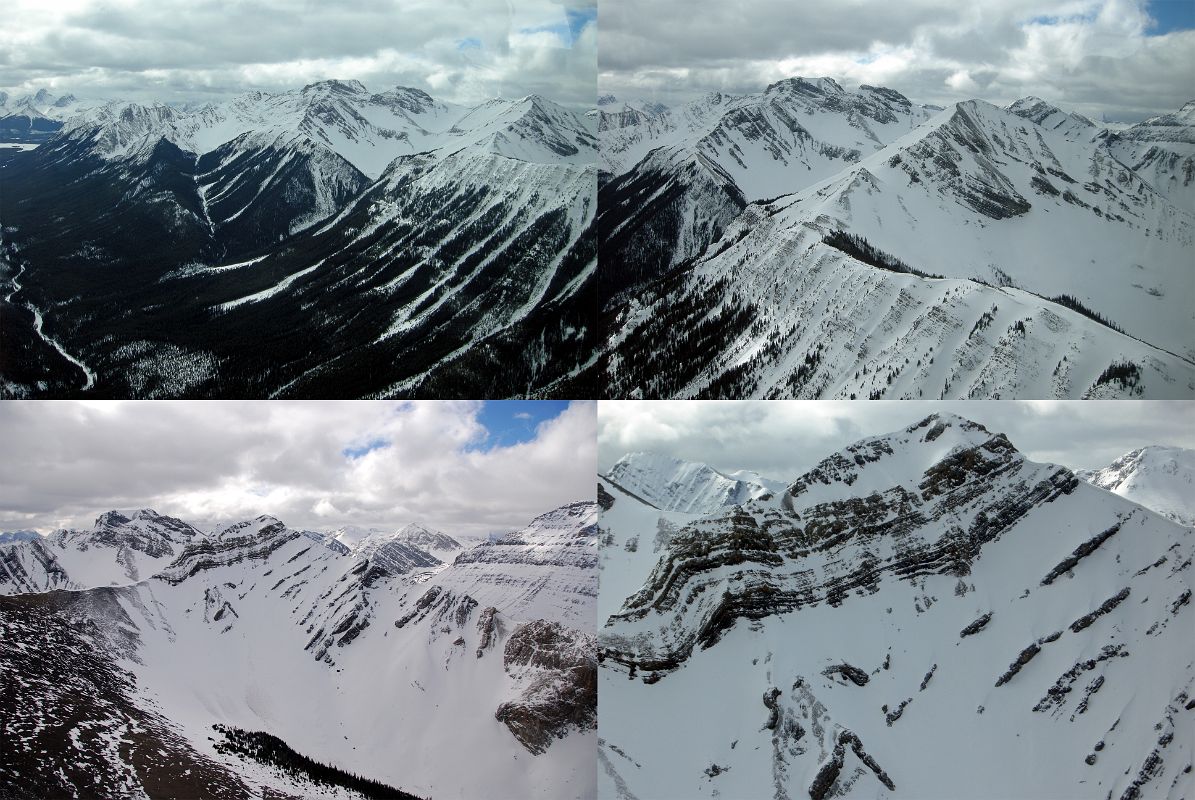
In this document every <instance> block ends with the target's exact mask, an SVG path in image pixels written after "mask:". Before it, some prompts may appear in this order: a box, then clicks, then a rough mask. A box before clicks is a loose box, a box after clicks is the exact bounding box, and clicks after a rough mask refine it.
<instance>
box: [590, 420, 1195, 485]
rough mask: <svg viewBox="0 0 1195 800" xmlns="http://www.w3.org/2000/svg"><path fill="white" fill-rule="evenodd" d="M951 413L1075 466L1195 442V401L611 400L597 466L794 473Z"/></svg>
mask: <svg viewBox="0 0 1195 800" xmlns="http://www.w3.org/2000/svg"><path fill="white" fill-rule="evenodd" d="M943 411H945V412H950V413H954V414H958V415H959V416H963V417H967V418H969V419H972V420H974V421H976V422H979V423H981V424H983V425H984V426H985V427H987V428H988V429H989V430H991V431H993V432H1000V433H1005V434H1006V435H1007V436H1008V438H1009V439H1010V440H1011V441H1012V443H1013V444H1014V445H1016V446H1017V447H1018V448H1019V449H1020V450H1021V451H1022V452H1024V453H1025V454H1026V456H1027V457H1029V458H1031V459H1034V460H1036V461H1048V462H1052V463H1058V464H1063V465H1065V466H1068V467H1071V468H1073V469H1095V468H1099V467H1103V466H1107V465H1108V464H1109V463H1110V462H1111V461H1113V460H1114V459H1115V458H1117V457H1118V456H1121V455H1123V454H1124V453H1126V452H1128V451H1129V450H1132V449H1134V448H1137V447H1142V446H1144V445H1150V444H1163V445H1176V446H1180V447H1188V448H1195V404H1193V403H1189V402H1165V401H1140V402H1125V401H1092V400H1082V401H1065V400H1063V401H1026V402H1018V401H1009V400H999V401H983V400H967V401H945V402H943V401H916V402H912V401H901V400H893V401H884V400H877V401H868V402H860V401H854V402H852V401H833V400H829V401H827V400H817V401H757V402H756V401H748V402H743V401H737V402H733V401H732V402H720V401H708V402H705V401H676V402H653V403H643V402H640V403H635V402H603V403H602V404H601V407H600V408H599V411H598V431H599V433H598V441H599V450H598V465H599V467H600V468H601V469H602V470H603V471H604V470H607V469H609V468H610V466H611V465H612V464H613V463H614V462H615V461H616V460H618V458H619V457H620V456H622V455H623V454H624V453H627V452H631V451H649V452H660V453H665V454H668V455H671V456H675V457H677V458H682V459H685V460H689V461H702V462H705V463H707V464H710V465H712V466H714V467H716V468H718V469H721V470H724V471H734V470H738V469H753V470H757V471H759V472H761V473H762V474H764V475H766V476H769V477H773V478H776V479H779V480H792V479H794V478H796V477H797V476H799V475H800V474H801V473H803V472H804V471H805V470H807V469H809V468H810V467H812V466H814V465H815V464H816V463H817V462H819V461H820V460H821V459H822V458H824V457H826V456H828V455H830V454H831V453H834V452H837V451H838V450H840V449H842V448H843V447H845V446H847V445H849V444H851V443H853V442H856V441H858V440H859V439H862V438H864V437H867V436H876V435H880V434H885V433H890V432H892V431H896V430H899V429H901V428H904V427H907V426H909V425H911V424H913V423H915V422H917V421H919V420H921V419H923V418H924V417H926V416H928V415H929V414H931V413H935V412H943Z"/></svg>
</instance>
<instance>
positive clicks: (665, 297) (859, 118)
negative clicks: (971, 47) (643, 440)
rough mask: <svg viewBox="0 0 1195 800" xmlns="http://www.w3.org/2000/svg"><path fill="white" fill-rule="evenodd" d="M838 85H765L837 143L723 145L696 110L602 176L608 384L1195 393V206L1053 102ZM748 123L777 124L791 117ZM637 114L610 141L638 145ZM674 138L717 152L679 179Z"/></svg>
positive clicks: (784, 390) (754, 389)
mask: <svg viewBox="0 0 1195 800" xmlns="http://www.w3.org/2000/svg"><path fill="white" fill-rule="evenodd" d="M834 86H837V84H830V83H826V82H824V81H823V82H813V83H811V82H808V81H798V82H796V83H795V84H794V87H795V88H793V89H792V90H791V91H788V92H777V90H776V88H775V87H772V88H770V89H769V92H767V93H765V96H767V95H769V94H774V95H776V96H775V97H774V98H773V101H772V102H773V105H772V106H770V107H771V108H773V109H776V108H778V109H801V108H805V106H807V105H810V104H812V107H813V109H815V110H812V111H801V112H800V113H798V112H797V111H796V110H793V111H792V112H791V113H792V115H793V119H794V120H800V121H801V123H802V125H804V121H805V119H806V116H805V115H808V117H809V118H810V119H812V120H815V121H816V120H822V119H823V118H824V119H825V120H826V121H827V129H828V132H827V134H826V135H825V138H820V136H819V135H814V134H812V133H811V134H809V135H808V136H799V135H798V136H797V139H798V140H799V141H801V142H804V143H806V144H807V145H809V146H810V147H812V144H811V143H834V142H837V143H839V144H840V145H841V146H842V150H841V151H839V150H833V149H827V148H828V145H827V147H823V148H822V149H819V150H804V151H797V150H794V151H792V152H789V151H788V150H785V149H783V148H780V147H779V145H775V146H765V145H764V144H759V143H758V142H754V141H753V147H754V149H744V145H742V144H736V145H735V146H736V147H737V148H738V149H737V150H736V149H735V147H732V146H731V144H730V142H737V140H734V139H728V138H726V136H720V137H715V139H714V143H715V144H722V145H724V147H725V148H726V152H727V153H730V154H731V155H735V154H741V155H740V160H741V163H740V162H738V161H735V160H734V158H730V157H724V158H722V161H721V162H719V161H718V160H716V157H717V156H718V153H719V152H720V151H718V150H717V148H715V147H713V145H711V144H710V143H709V142H708V141H707V140H705V139H702V138H701V137H700V136H699V133H700V130H701V129H700V128H698V129H696V130H693V129H691V128H684V127H683V126H677V128H676V130H677V131H678V132H679V133H677V134H676V135H677V136H679V137H680V142H681V144H675V143H669V144H667V145H664V144H661V145H659V146H657V147H655V148H654V149H650V150H648V151H647V154H646V155H645V156H644V157H643V158H642V159H641V160H639V161H637V162H635V163H634V165H633V167H631V168H630V169H629V170H628V171H626V172H624V173H623V174H621V175H620V176H619V177H617V178H616V179H612V180H609V181H606V182H605V183H604V184H603V186H602V190H601V191H602V200H601V209H602V211H601V217H600V218H599V235H600V237H601V251H602V257H603V264H605V263H607V262H609V263H611V264H612V269H613V270H614V271H615V277H614V280H613V281H612V282H611V291H610V293H608V294H606V296H605V298H604V302H605V303H606V315H607V318H608V319H609V320H610V325H609V326H608V328H607V330H606V333H607V346H608V353H607V358H606V362H607V372H608V380H609V384H608V389H607V396H610V397H748V396H749V397H761V398H763V397H803V398H815V397H823V398H834V397H837V398H849V397H852V396H854V397H860V398H863V397H873V398H874V397H891V398H918V397H926V398H934V397H958V398H966V397H992V398H995V397H1004V398H1013V397H1023V398H1040V397H1076V398H1077V397H1159V398H1160V397H1176V398H1187V397H1192V396H1195V350H1193V349H1192V341H1195V339H1193V338H1192V333H1193V331H1195V325H1193V323H1192V319H1191V315H1190V311H1189V308H1188V307H1187V304H1186V303H1185V302H1184V299H1183V298H1185V297H1188V296H1190V295H1191V294H1192V292H1195V274H1193V273H1192V272H1191V270H1190V269H1189V268H1188V266H1187V261H1188V260H1189V258H1188V255H1189V251H1190V248H1191V245H1192V242H1193V236H1195V207H1190V206H1189V205H1184V204H1183V203H1182V202H1176V201H1175V199H1174V197H1173V195H1172V194H1171V193H1163V192H1160V191H1158V189H1157V188H1156V186H1155V185H1156V184H1157V183H1158V179H1156V178H1154V177H1150V176H1145V175H1143V174H1139V173H1138V172H1136V171H1135V170H1134V169H1133V168H1132V167H1130V166H1129V165H1128V164H1127V163H1126V162H1125V161H1123V160H1122V159H1121V157H1120V156H1119V155H1118V154H1117V151H1116V150H1115V148H1113V147H1112V144H1111V143H1110V142H1111V141H1112V140H1111V139H1110V138H1109V135H1107V132H1106V131H1100V130H1099V129H1097V128H1096V127H1095V126H1094V125H1092V124H1091V123H1090V121H1089V120H1086V119H1084V118H1081V117H1078V116H1077V115H1070V114H1065V113H1064V112H1061V111H1059V110H1058V109H1056V108H1054V107H1052V106H1049V105H1048V104H1047V103H1045V102H1044V101H1041V100H1039V99H1037V98H1026V99H1025V100H1022V101H1018V103H1014V104H1013V105H1012V106H1010V107H1009V108H1008V109H1001V108H997V107H996V106H992V105H990V104H987V103H983V102H981V101H968V102H963V103H957V104H955V105H954V106H952V107H950V108H947V109H943V110H941V111H939V112H936V113H934V112H932V110H931V109H928V108H926V107H919V106H914V105H912V104H911V103H909V102H908V101H907V100H904V98H903V97H902V96H900V95H897V94H896V93H894V92H893V93H889V92H888V90H866V91H865V90H860V92H858V93H849V92H843V91H841V90H837V91H835V90H833V87H834ZM798 88H799V89H800V91H798V90H797V89H798ZM815 89H816V90H820V91H815ZM862 95H866V97H864V98H863V99H866V100H869V101H870V102H869V103H865V104H863V105H861V106H860V105H859V104H860V103H862V102H863V101H862V100H861V99H859V98H860V96H862ZM797 97H799V98H800V102H798V101H797V100H796V99H793V98H797ZM901 101H903V102H901ZM735 102H737V101H730V102H729V103H728V104H727V103H723V105H726V106H727V108H728V109H729V110H727V111H726V112H725V114H726V115H727V118H728V119H734V118H736V116H735V114H736V112H735V111H734V109H736V108H737V106H736V105H735ZM721 110H722V106H718V111H719V112H721ZM865 112H867V113H865ZM674 113H675V112H674ZM868 113H870V114H871V115H872V116H868V115H867V114H868ZM931 114H932V116H931ZM765 117H766V115H765ZM927 117H928V118H927ZM711 118H717V119H722V117H721V116H719V114H718V113H715V114H712V115H711ZM876 118H878V119H882V120H891V121H890V122H888V123H887V127H885V126H884V125H881V124H879V123H877V122H875V119H876ZM752 119H753V120H755V122H753V123H752V126H751V127H750V130H751V131H756V130H759V131H762V132H761V133H758V134H757V136H758V137H759V141H760V142H765V143H766V142H772V141H773V139H775V137H777V136H780V134H778V133H776V131H781V132H783V131H785V130H790V131H791V130H795V128H792V127H785V126H781V125H779V123H778V122H776V121H775V120H772V121H771V122H769V123H768V124H767V125H765V124H764V121H763V119H764V118H760V119H756V118H755V117H752ZM1164 119H1165V120H1166V123H1165V124H1162V123H1161V122H1159V123H1158V124H1157V125H1154V126H1152V127H1150V126H1147V127H1150V129H1151V130H1156V132H1157V133H1158V135H1159V136H1162V137H1164V138H1165V137H1169V139H1181V138H1182V136H1183V135H1185V134H1183V133H1182V131H1183V130H1184V129H1183V128H1182V125H1181V124H1180V123H1181V121H1182V119H1184V118H1183V117H1182V116H1181V115H1174V116H1172V117H1168V118H1164ZM831 121H833V122H834V123H835V124H836V125H837V127H834V126H832V125H830V124H829V123H830V122H831ZM793 124H794V125H795V124H796V123H795V122H794V123H793ZM855 126H858V127H855ZM629 127H630V129H631V131H632V133H620V134H617V135H614V134H612V133H611V132H610V131H604V132H603V133H602V136H603V137H606V138H603V139H602V145H603V148H607V147H608V148H610V150H611V151H612V152H613V153H615V154H618V153H622V152H632V149H631V145H629V144H626V143H625V142H626V141H629V140H630V138H633V135H634V134H633V131H634V129H635V128H636V127H638V126H637V125H631V126H629ZM618 130H619V131H621V130H622V129H621V128H620V129H618ZM801 130H805V128H804V127H802V128H801ZM1185 130H1187V131H1188V133H1189V132H1190V128H1189V126H1188V128H1187V129H1185ZM793 135H796V134H793ZM619 137H621V138H619ZM645 138H646V139H649V141H648V142H647V144H644V145H642V146H643V147H650V146H652V145H653V144H654V141H655V140H650V137H645ZM864 140H866V141H864ZM867 143H869V144H867ZM865 144H867V146H866V147H865V146H864V145H865ZM699 145H700V146H699ZM678 148H679V149H678ZM694 148H697V150H694ZM702 148H704V149H702ZM676 152H684V153H690V152H696V153H697V155H696V156H694V158H697V157H698V156H699V157H700V159H703V160H701V161H700V167H701V168H700V169H697V165H698V161H693V160H690V161H689V162H686V163H688V164H689V167H687V169H689V172H688V173H685V174H687V175H689V176H691V178H692V179H691V180H690V179H685V180H680V179H679V178H676V177H675V176H673V177H669V178H668V179H667V180H666V183H667V185H666V186H665V185H664V184H663V183H660V182H659V181H657V180H656V176H658V175H660V174H662V173H661V171H660V168H659V166H658V162H659V161H660V160H661V159H668V158H671V157H672V154H673V153H676ZM796 152H800V153H801V154H802V155H801V158H800V159H796V160H794V155H793V153H796ZM810 154H817V157H816V158H814V157H813V155H810ZM603 157H605V156H604V155H603ZM728 159H729V160H728ZM802 159H803V160H802ZM629 160H632V161H633V158H632V159H629ZM606 163H607V166H608V167H610V168H611V169H616V168H618V166H619V165H615V164H612V163H610V162H606ZM1167 163H1170V162H1167ZM794 165H796V166H801V167H802V169H803V172H802V169H796V170H792V169H789V167H792V166H794ZM623 166H625V165H623ZM1174 169H1175V170H1176V172H1175V174H1176V175H1179V178H1177V180H1180V181H1181V180H1185V178H1182V177H1181V176H1182V170H1183V168H1182V167H1181V166H1174ZM670 175H671V173H670ZM758 175H765V176H768V178H767V179H768V180H776V181H778V182H779V183H778V184H777V185H774V186H773V185H769V186H767V187H766V190H765V189H763V188H756V187H758V184H757V183H753V181H755V180H756V177H753V176H758ZM777 195H781V196H779V197H777ZM769 197H772V198H775V199H768V198H769ZM603 270H605V267H603ZM623 289H634V290H635V291H633V292H623ZM620 292H621V293H620Z"/></svg>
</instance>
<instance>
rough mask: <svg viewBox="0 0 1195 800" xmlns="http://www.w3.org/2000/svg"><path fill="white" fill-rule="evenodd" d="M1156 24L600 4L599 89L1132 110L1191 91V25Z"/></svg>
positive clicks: (1092, 6) (668, 98) (1054, 5)
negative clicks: (825, 86) (808, 86)
mask: <svg viewBox="0 0 1195 800" xmlns="http://www.w3.org/2000/svg"><path fill="white" fill-rule="evenodd" d="M1157 31H1158V29H1157V26H1156V20H1155V19H1154V18H1153V17H1151V15H1150V5H1149V4H1148V3H1147V2H1145V0H988V1H987V2H984V3H955V2H948V1H947V0H907V2H899V3H895V2H891V0H847V2H839V3H792V2H784V1H783V0H741V1H740V2H736V3H712V2H708V3H707V2H701V3H698V4H692V3H690V2H685V1H684V0H661V1H660V2H656V3H653V4H652V6H651V8H650V11H649V10H648V9H645V8H644V7H643V5H642V4H640V3H636V2H633V0H603V3H602V29H601V50H600V53H599V85H600V89H601V91H602V92H612V93H614V94H616V95H621V96H625V97H628V98H632V97H637V98H649V99H659V100H663V101H664V102H680V101H683V100H685V99H688V98H690V97H692V96H693V95H695V94H699V93H702V92H707V91H726V92H731V93H745V92H756V91H760V90H761V89H763V88H764V87H765V86H766V85H767V84H769V83H771V82H773V81H776V80H779V79H781V78H785V77H791V76H793V75H804V76H808V77H820V76H823V75H824V76H829V77H833V78H836V79H838V80H839V81H841V82H843V83H844V84H846V85H848V86H851V85H858V84H861V83H869V84H873V85H883V86H890V87H892V88H894V89H897V90H899V91H901V92H903V93H905V94H906V95H908V96H909V97H911V98H912V99H914V100H916V101H919V102H927V103H938V104H943V105H944V104H948V103H951V102H956V101H959V100H965V99H971V98H980V99H984V100H988V101H990V102H995V103H1001V104H1003V103H1007V102H1010V101H1011V100H1015V99H1017V98H1020V97H1024V96H1026V95H1031V94H1034V95H1040V96H1042V97H1045V98H1046V99H1048V100H1050V101H1051V102H1054V103H1056V104H1057V105H1059V106H1061V107H1064V108H1066V109H1068V110H1076V111H1080V112H1082V113H1086V114H1089V115H1091V116H1094V117H1097V118H1098V117H1099V116H1100V115H1101V114H1103V113H1108V114H1109V115H1110V116H1111V117H1114V118H1123V119H1140V118H1143V117H1145V116H1148V115H1152V114H1157V113H1164V112H1167V111H1173V110H1175V109H1177V108H1178V107H1179V106H1181V105H1182V104H1183V103H1184V102H1186V101H1187V100H1189V99H1191V90H1190V88H1189V83H1190V80H1189V76H1190V75H1192V74H1195V31H1190V30H1183V31H1175V32H1171V33H1167V34H1166V35H1161V36H1158V35H1154V34H1155V33H1157Z"/></svg>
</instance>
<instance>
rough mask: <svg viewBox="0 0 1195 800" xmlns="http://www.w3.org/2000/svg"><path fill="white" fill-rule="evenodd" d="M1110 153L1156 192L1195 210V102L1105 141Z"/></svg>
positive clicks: (1108, 136)
mask: <svg viewBox="0 0 1195 800" xmlns="http://www.w3.org/2000/svg"><path fill="white" fill-rule="evenodd" d="M1104 141H1105V143H1106V146H1107V147H1108V150H1109V151H1111V152H1112V153H1113V154H1114V155H1115V156H1116V157H1117V158H1119V159H1120V160H1121V161H1123V162H1124V163H1125V164H1128V165H1129V166H1130V167H1131V168H1132V169H1133V171H1134V172H1136V173H1137V174H1138V175H1140V176H1141V177H1142V178H1143V179H1144V180H1146V181H1148V182H1149V184H1150V185H1151V186H1153V188H1154V189H1156V190H1157V191H1158V192H1160V193H1161V194H1164V195H1166V196H1167V197H1169V198H1170V199H1171V200H1173V201H1174V203H1175V205H1177V206H1179V207H1180V208H1185V209H1187V210H1188V211H1191V210H1195V100H1192V101H1191V102H1189V103H1187V104H1186V105H1184V106H1183V107H1182V108H1180V109H1179V110H1178V111H1177V112H1176V113H1174V114H1163V115H1162V116H1159V117H1151V118H1150V119H1147V120H1145V121H1144V122H1140V123H1138V124H1136V125H1133V126H1131V127H1129V128H1127V129H1125V130H1122V131H1109V132H1108V133H1107V134H1106V136H1105V137H1104Z"/></svg>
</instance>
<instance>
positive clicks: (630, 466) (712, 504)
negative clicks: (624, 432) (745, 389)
mask: <svg viewBox="0 0 1195 800" xmlns="http://www.w3.org/2000/svg"><path fill="white" fill-rule="evenodd" d="M605 477H606V478H607V479H608V480H610V481H611V482H612V483H614V484H615V485H617V486H619V487H620V488H622V489H624V490H625V491H628V492H630V493H631V494H633V495H635V496H637V497H639V498H640V499H642V500H645V501H646V502H648V503H650V504H651V505H653V506H655V507H656V508H659V509H660V510H662V511H683V512H686V513H693V514H708V513H712V512H714V511H716V510H718V509H720V508H723V507H725V506H731V505H735V504H738V503H743V502H746V501H747V500H749V499H752V498H755V497H759V496H761V495H765V494H768V493H771V492H775V491H777V490H779V489H782V488H783V484H781V483H779V482H776V481H769V480H767V479H765V478H760V477H758V476H743V477H742V478H739V477H732V476H730V475H727V474H725V473H723V472H719V471H718V470H716V469H714V468H713V467H711V466H709V465H708V464H703V463H701V462H692V461H685V460H683V459H679V458H675V457H672V456H667V455H662V454H659V453H628V454H626V455H624V456H623V457H622V458H620V459H619V460H618V461H617V462H616V463H615V464H614V466H612V467H611V468H610V471H609V472H608V473H607V474H606V476H605Z"/></svg>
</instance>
